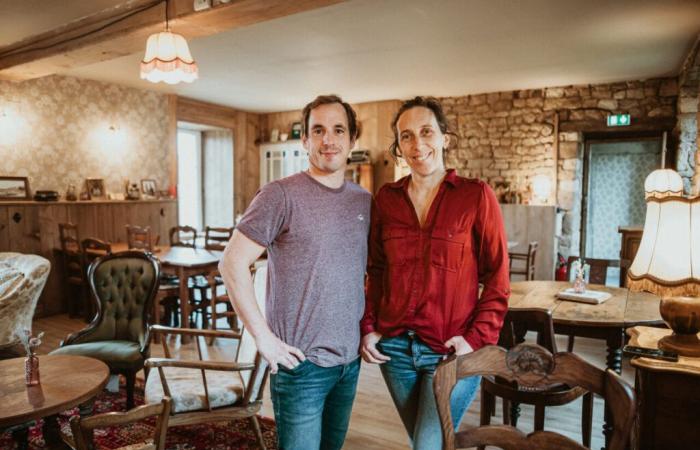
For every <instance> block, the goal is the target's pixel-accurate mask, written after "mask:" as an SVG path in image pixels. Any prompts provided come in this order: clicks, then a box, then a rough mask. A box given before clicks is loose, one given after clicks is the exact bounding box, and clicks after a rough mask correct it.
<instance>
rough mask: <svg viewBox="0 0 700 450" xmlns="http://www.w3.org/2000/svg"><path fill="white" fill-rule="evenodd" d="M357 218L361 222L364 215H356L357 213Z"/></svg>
mask: <svg viewBox="0 0 700 450" xmlns="http://www.w3.org/2000/svg"><path fill="white" fill-rule="evenodd" d="M357 220H359V221H360V222H362V221H364V220H365V216H363V215H362V214H358V215H357Z"/></svg>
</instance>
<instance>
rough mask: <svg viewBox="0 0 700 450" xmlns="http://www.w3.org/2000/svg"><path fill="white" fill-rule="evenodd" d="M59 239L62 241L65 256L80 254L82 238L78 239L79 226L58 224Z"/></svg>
mask: <svg viewBox="0 0 700 450" xmlns="http://www.w3.org/2000/svg"><path fill="white" fill-rule="evenodd" d="M58 237H59V239H60V241H61V250H63V254H65V255H69V254H80V238H79V237H78V226H77V225H75V224H72V223H59V224H58Z"/></svg>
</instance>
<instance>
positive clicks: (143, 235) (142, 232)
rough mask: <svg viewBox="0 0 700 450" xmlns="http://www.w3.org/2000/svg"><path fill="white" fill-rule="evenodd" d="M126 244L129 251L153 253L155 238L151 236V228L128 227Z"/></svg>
mask: <svg viewBox="0 0 700 450" xmlns="http://www.w3.org/2000/svg"><path fill="white" fill-rule="evenodd" d="M126 243H127V245H128V246H129V249H137V250H148V251H152V250H153V245H152V243H153V238H152V236H151V227H139V226H136V225H127V226H126Z"/></svg>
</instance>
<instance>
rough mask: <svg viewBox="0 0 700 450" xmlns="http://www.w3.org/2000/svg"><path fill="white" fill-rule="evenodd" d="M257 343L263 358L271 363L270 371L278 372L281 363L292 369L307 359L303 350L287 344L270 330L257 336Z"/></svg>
mask: <svg viewBox="0 0 700 450" xmlns="http://www.w3.org/2000/svg"><path fill="white" fill-rule="evenodd" d="M255 345H256V346H257V347H258V351H259V352H260V354H261V355H262V356H263V358H265V360H266V361H267V362H268V363H269V364H270V373H277V370H278V369H279V364H281V365H283V366H284V367H286V368H287V369H289V370H292V369H294V368H295V367H296V366H298V365H299V363H300V362H301V361H304V360H305V359H306V356H304V354H303V353H302V352H301V350H299V349H298V348H296V347H292V346H291V345H287V344H285V343H284V342H282V341H281V340H280V339H279V338H278V337H277V336H275V335H274V334H272V333H269V332H268V333H265V334H263V335H262V336H260V337H257V338H256V339H255Z"/></svg>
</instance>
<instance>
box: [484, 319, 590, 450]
mask: <svg viewBox="0 0 700 450" xmlns="http://www.w3.org/2000/svg"><path fill="white" fill-rule="evenodd" d="M527 330H535V331H536V332H537V343H538V344H540V345H542V346H543V347H544V348H545V349H546V350H547V351H548V352H550V353H552V354H555V353H557V345H556V341H555V340H554V326H553V324H552V315H551V313H550V312H549V311H546V310H536V309H530V310H511V311H508V313H507V315H506V318H505V322H504V324H503V328H502V329H501V336H500V339H499V343H498V344H499V345H500V346H502V347H504V348H506V349H510V348H514V347H515V346H516V344H517V343H519V342H517V340H518V337H517V336H520V335H523V334H524V333H525V331H527ZM581 396H583V403H582V411H581V434H582V436H583V445H584V446H586V447H588V448H590V446H591V426H592V421H593V395H592V394H591V393H589V392H587V391H586V390H585V389H583V388H581V387H569V386H568V385H565V384H559V385H553V386H550V387H549V388H548V389H547V390H540V391H537V392H533V391H530V390H523V389H521V388H520V387H519V386H518V385H517V383H511V382H509V381H507V380H504V379H503V378H499V377H492V376H485V377H484V378H483V379H482V381H481V425H488V424H489V423H490V422H491V416H492V415H493V413H494V412H495V403H496V402H495V397H501V398H502V399H503V423H504V424H506V425H513V426H517V424H518V416H519V411H520V408H519V406H518V405H520V404H521V403H524V404H527V405H534V407H535V431H541V430H543V429H544V421H545V408H546V407H547V406H559V405H564V404H567V403H570V402H572V401H574V400H576V399H577V398H579V397H581Z"/></svg>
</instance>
